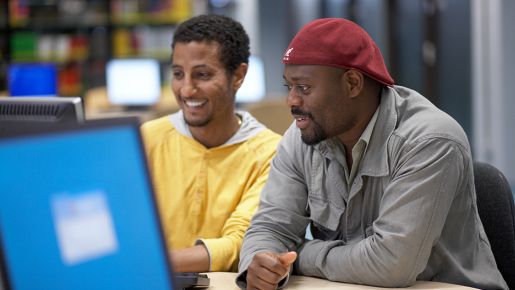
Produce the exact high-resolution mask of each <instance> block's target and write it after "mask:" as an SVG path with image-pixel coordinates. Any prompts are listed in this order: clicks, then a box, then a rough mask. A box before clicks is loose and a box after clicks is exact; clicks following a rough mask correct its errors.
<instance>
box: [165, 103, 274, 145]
mask: <svg viewBox="0 0 515 290" xmlns="http://www.w3.org/2000/svg"><path fill="white" fill-rule="evenodd" d="M236 114H237V115H238V116H240V117H241V126H240V129H238V131H236V134H234V135H233V136H232V137H231V138H229V140H227V142H225V143H224V144H222V145H220V146H219V147H222V146H229V145H233V144H237V143H241V142H244V141H246V140H248V139H250V138H252V137H254V136H256V135H257V134H259V133H260V132H262V131H263V130H265V129H266V127H265V125H263V124H261V123H259V121H258V120H256V119H255V118H254V117H253V116H252V115H251V114H250V113H248V112H245V111H236ZM169 120H170V122H171V123H172V125H173V126H174V127H175V129H176V130H177V131H178V132H179V133H180V134H182V135H184V136H186V137H189V138H192V139H193V135H191V132H190V129H189V127H188V124H186V121H184V115H183V113H182V110H180V111H178V112H176V113H174V114H171V115H170V117H169Z"/></svg>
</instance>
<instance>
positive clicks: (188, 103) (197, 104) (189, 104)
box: [184, 100, 207, 108]
mask: <svg viewBox="0 0 515 290" xmlns="http://www.w3.org/2000/svg"><path fill="white" fill-rule="evenodd" d="M205 103H207V100H203V101H199V100H188V101H184V104H185V105H186V106H187V107H190V108H199V107H201V106H202V105H204V104H205Z"/></svg>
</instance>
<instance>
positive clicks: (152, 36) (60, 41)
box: [0, 0, 207, 96]
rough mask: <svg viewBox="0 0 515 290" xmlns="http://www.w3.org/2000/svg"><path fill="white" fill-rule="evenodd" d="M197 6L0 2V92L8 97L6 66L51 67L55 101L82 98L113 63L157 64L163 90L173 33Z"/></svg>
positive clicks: (136, 0) (169, 1)
mask: <svg viewBox="0 0 515 290" xmlns="http://www.w3.org/2000/svg"><path fill="white" fill-rule="evenodd" d="M206 1H207V0H206ZM195 2H197V3H199V1H190V0H151V1H146V0H111V1H106V0H89V1H87V0H32V1H30V0H4V1H2V2H0V3H1V4H0V91H7V92H8V91H9V88H8V81H7V69H8V66H9V65H10V64H13V63H54V64H56V65H57V66H58V95H60V96H83V95H84V94H85V93H86V92H87V90H89V89H91V88H95V87H99V86H105V77H106V76H105V67H106V64H107V62H108V61H109V60H110V59H113V58H154V59H157V60H159V61H160V62H162V66H163V68H162V74H163V75H162V77H163V80H164V81H165V84H166V81H168V80H167V78H168V75H167V73H166V68H167V65H166V63H167V62H168V61H169V58H170V43H171V37H172V35H173V30H174V27H175V26H176V25H177V24H178V23H179V22H181V21H183V20H185V19H187V18H190V17H191V16H193V14H192V13H193V11H194V9H195V7H194V5H195ZM197 10H198V9H197ZM195 11H196V10H195Z"/></svg>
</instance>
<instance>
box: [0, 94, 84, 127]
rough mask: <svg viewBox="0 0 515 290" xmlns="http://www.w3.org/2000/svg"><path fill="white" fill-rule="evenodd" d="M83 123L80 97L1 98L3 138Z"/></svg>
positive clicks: (0, 110)
mask: <svg viewBox="0 0 515 290" xmlns="http://www.w3.org/2000/svg"><path fill="white" fill-rule="evenodd" d="M83 122H84V109H83V107H82V100H81V98H80V97H16V98H14V97H2V98H0V136H7V135H10V134H12V133H21V132H31V131H44V130H45V129H48V128H52V127H55V126H58V125H62V124H65V125H70V124H71V125H76V124H81V123H83Z"/></svg>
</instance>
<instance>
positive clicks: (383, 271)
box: [295, 138, 471, 287]
mask: <svg viewBox="0 0 515 290" xmlns="http://www.w3.org/2000/svg"><path fill="white" fill-rule="evenodd" d="M399 155H400V157H398V159H397V161H396V162H395V163H394V164H391V166H392V168H391V169H390V171H391V179H390V183H389V184H388V185H386V188H385V191H384V193H383V196H382V201H381V205H380V209H379V216H378V218H377V219H376V220H375V221H374V223H373V230H374V234H372V235H371V236H369V237H367V238H366V239H363V240H361V241H360V242H357V243H354V244H348V245H346V244H344V243H343V242H342V241H321V240H313V241H308V242H306V243H304V244H303V245H302V247H301V248H300V249H299V252H298V254H299V256H298V260H297V261H296V263H295V269H296V271H298V272H299V273H300V274H303V275H308V276H317V277H323V278H327V279H329V280H333V281H341V282H348V283H356V284H367V285H376V286H382V287H405V286H409V285H412V284H414V283H415V281H416V278H417V276H418V274H420V273H421V272H422V271H423V270H424V269H425V267H426V265H427V261H428V259H429V255H430V253H431V249H432V247H433V245H434V244H435V243H436V241H437V240H438V238H439V236H440V233H441V231H442V228H443V226H444V223H445V220H446V218H447V214H448V212H449V209H450V207H451V204H452V202H453V199H454V197H455V194H456V192H457V191H458V190H459V187H460V186H461V185H462V183H461V181H462V180H463V179H464V176H463V175H464V172H467V171H468V166H471V165H470V155H469V154H468V153H467V152H465V153H464V151H463V148H461V147H460V145H458V144H456V143H454V142H452V141H449V140H447V139H444V138H432V139H427V140H424V141H421V142H419V143H418V144H415V145H413V146H412V147H411V148H410V149H408V150H407V151H406V152H400V154H399ZM364 206H366V205H364Z"/></svg>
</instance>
